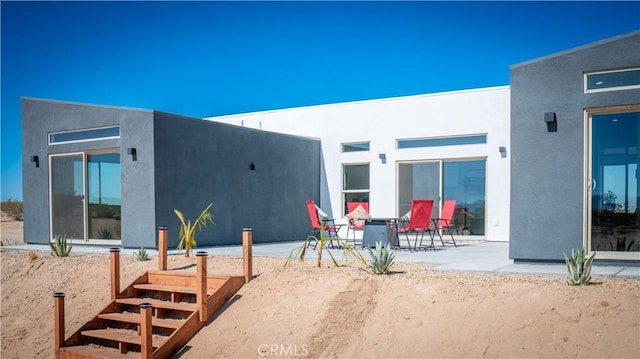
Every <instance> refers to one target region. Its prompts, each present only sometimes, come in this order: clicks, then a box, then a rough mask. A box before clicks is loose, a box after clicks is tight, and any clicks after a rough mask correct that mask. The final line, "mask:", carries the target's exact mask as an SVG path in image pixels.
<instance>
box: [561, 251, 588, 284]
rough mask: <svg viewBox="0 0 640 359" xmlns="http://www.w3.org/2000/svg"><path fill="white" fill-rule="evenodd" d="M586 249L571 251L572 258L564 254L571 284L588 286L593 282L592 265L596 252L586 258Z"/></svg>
mask: <svg viewBox="0 0 640 359" xmlns="http://www.w3.org/2000/svg"><path fill="white" fill-rule="evenodd" d="M584 252H585V250H584V248H580V249H579V250H577V251H574V250H573V249H572V250H571V258H567V255H566V254H564V261H565V263H567V270H568V271H569V284H571V285H588V284H589V282H590V281H591V265H592V264H593V259H594V258H595V255H596V254H595V252H594V253H591V254H589V255H588V256H585V254H584Z"/></svg>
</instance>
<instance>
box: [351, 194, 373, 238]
mask: <svg viewBox="0 0 640 359" xmlns="http://www.w3.org/2000/svg"><path fill="white" fill-rule="evenodd" d="M358 207H362V209H363V211H361V212H366V215H363V214H364V213H362V214H361V213H358V212H356V210H357V209H358ZM347 212H348V213H347V218H348V219H349V223H348V226H347V241H348V240H349V231H350V230H351V231H352V232H353V246H354V247H355V246H356V231H364V219H366V218H370V217H371V216H370V215H369V202H347Z"/></svg>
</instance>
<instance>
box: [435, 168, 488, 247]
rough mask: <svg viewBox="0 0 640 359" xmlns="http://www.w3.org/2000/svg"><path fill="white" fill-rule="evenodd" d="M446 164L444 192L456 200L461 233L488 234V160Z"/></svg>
mask: <svg viewBox="0 0 640 359" xmlns="http://www.w3.org/2000/svg"><path fill="white" fill-rule="evenodd" d="M442 167H443V173H442V183H443V186H442V188H443V191H442V192H443V193H442V195H443V197H444V199H455V200H456V210H455V212H454V216H455V221H456V228H457V230H458V233H460V234H467V235H474V236H482V235H484V234H485V220H484V218H485V182H486V181H485V178H486V161H485V160H479V161H456V162H444V163H443V166H442Z"/></svg>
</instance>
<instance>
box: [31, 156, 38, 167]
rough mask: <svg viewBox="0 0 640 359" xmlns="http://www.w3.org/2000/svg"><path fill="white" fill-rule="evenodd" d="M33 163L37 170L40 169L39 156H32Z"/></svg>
mask: <svg viewBox="0 0 640 359" xmlns="http://www.w3.org/2000/svg"><path fill="white" fill-rule="evenodd" d="M31 162H35V163H36V168H37V167H40V158H39V157H38V156H31Z"/></svg>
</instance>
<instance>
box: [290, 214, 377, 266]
mask: <svg viewBox="0 0 640 359" xmlns="http://www.w3.org/2000/svg"><path fill="white" fill-rule="evenodd" d="M324 228H325V223H324V222H322V223H321V224H320V234H319V235H318V237H316V236H309V237H307V239H305V241H304V242H303V243H302V245H301V246H300V247H298V248H294V249H292V250H291V253H289V257H288V258H287V260H286V261H285V263H284V266H285V267H286V266H288V265H289V264H291V261H292V260H293V259H298V260H300V261H304V257H305V255H306V254H307V248H309V246H310V245H311V244H312V243H314V242H315V249H316V251H317V253H318V268H320V267H321V265H322V252H323V249H324V248H325V247H326V246H327V244H330V243H332V242H333V241H336V243H337V244H338V246H339V247H340V248H342V252H343V257H344V258H347V259H348V258H351V257H353V258H355V259H357V260H358V261H359V262H360V263H362V264H363V265H367V261H366V259H364V257H363V256H362V254H360V252H358V250H357V249H355V248H353V247H349V245H347V243H346V242H345V241H344V240H342V238H340V237H331V236H325V234H324V233H325V230H324ZM327 253H329V256H330V257H331V261H332V262H333V264H334V265H335V266H336V267H338V262H337V261H336V259H335V258H334V257H333V254H332V253H331V251H329V250H328V249H327Z"/></svg>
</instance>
